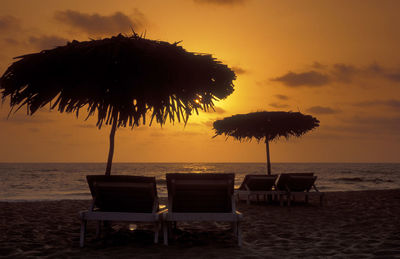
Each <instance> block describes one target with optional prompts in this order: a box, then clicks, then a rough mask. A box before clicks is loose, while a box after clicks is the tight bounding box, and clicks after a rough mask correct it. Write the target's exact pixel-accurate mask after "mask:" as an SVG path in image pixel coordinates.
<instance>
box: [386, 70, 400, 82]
mask: <svg viewBox="0 0 400 259" xmlns="http://www.w3.org/2000/svg"><path fill="white" fill-rule="evenodd" d="M385 77H386V78H387V79H388V80H390V81H394V82H400V72H397V73H392V74H386V75H385Z"/></svg>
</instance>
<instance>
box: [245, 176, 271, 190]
mask: <svg viewBox="0 0 400 259" xmlns="http://www.w3.org/2000/svg"><path fill="white" fill-rule="evenodd" d="M276 178H277V175H260V174H248V175H246V176H245V178H244V180H243V182H242V184H241V185H240V187H239V190H250V191H271V190H272V187H273V186H274V185H275V181H276ZM246 187H247V188H246Z"/></svg>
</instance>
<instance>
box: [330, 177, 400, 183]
mask: <svg viewBox="0 0 400 259" xmlns="http://www.w3.org/2000/svg"><path fill="white" fill-rule="evenodd" d="M334 180H335V181H339V182H370V183H392V182H393V181H392V180H389V179H381V178H369V179H367V178H361V177H342V178H336V179H334Z"/></svg>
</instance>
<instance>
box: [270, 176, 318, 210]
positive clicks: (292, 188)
mask: <svg viewBox="0 0 400 259" xmlns="http://www.w3.org/2000/svg"><path fill="white" fill-rule="evenodd" d="M316 179H317V176H314V173H290V174H281V175H280V176H279V178H278V181H277V183H276V187H277V189H278V190H280V191H286V197H287V204H288V206H290V203H291V201H294V200H295V199H296V196H300V195H302V196H304V199H305V202H306V203H308V200H309V196H311V195H317V196H319V199H320V205H321V206H322V205H323V201H324V193H323V192H320V191H319V190H318V188H317V187H316V185H315V181H316Z"/></svg>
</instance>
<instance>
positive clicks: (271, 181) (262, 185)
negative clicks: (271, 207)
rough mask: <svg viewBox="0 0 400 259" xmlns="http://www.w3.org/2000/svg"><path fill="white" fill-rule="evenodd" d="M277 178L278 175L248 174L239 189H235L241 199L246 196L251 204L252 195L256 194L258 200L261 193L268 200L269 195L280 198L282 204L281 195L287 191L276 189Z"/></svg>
mask: <svg viewBox="0 0 400 259" xmlns="http://www.w3.org/2000/svg"><path fill="white" fill-rule="evenodd" d="M276 178H277V175H259V174H248V175H246V176H245V178H244V179H243V182H242V184H241V185H240V187H239V189H237V190H235V194H236V198H237V199H238V200H241V199H242V197H244V198H245V200H246V202H247V204H250V200H251V196H256V199H257V202H258V201H259V196H260V195H261V196H264V200H266V198H267V196H271V197H273V198H276V199H279V201H280V202H281V205H282V199H281V196H283V195H284V194H286V192H284V191H278V190H277V189H276V187H275V181H276Z"/></svg>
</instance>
